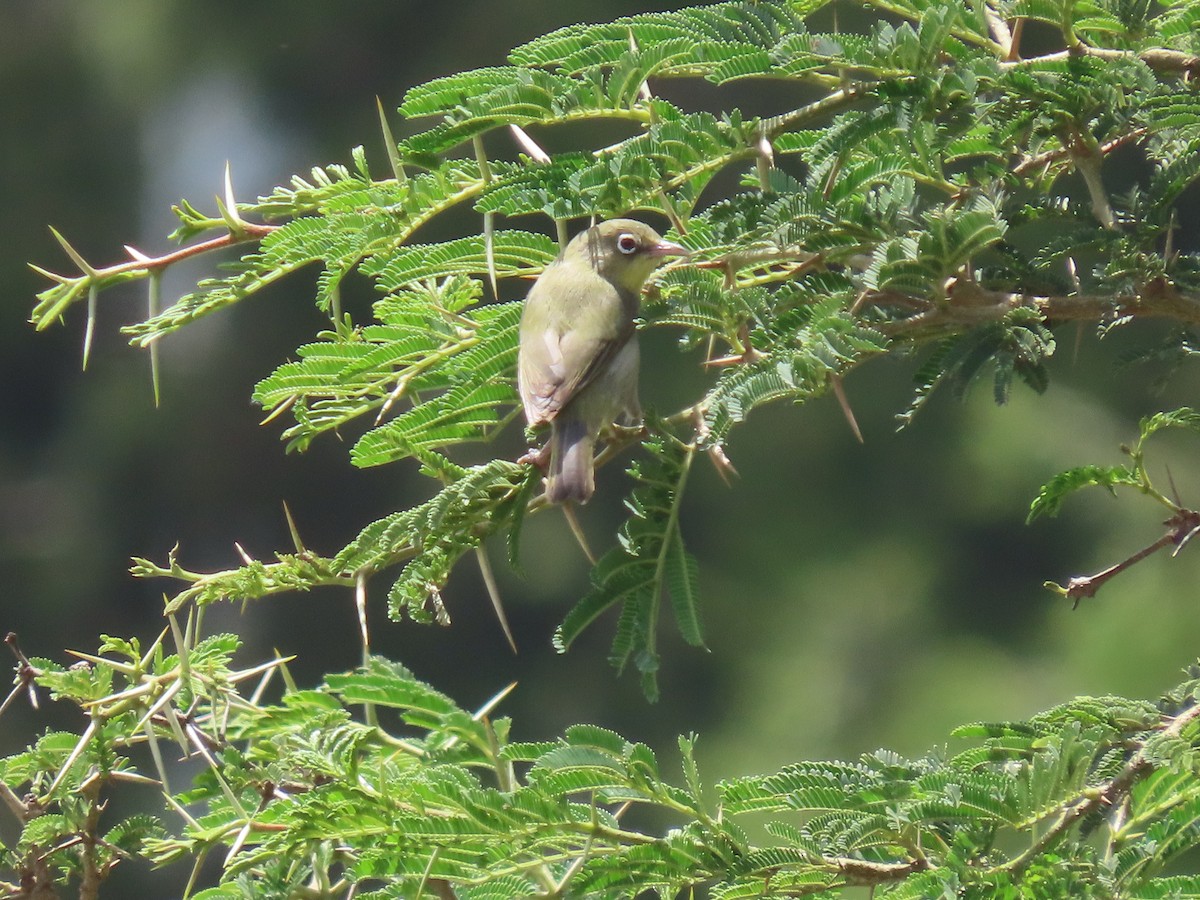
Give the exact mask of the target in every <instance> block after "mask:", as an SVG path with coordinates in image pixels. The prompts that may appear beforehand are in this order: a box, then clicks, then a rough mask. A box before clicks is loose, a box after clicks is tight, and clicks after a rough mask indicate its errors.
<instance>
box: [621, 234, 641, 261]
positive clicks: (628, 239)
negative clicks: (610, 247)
mask: <svg viewBox="0 0 1200 900" xmlns="http://www.w3.org/2000/svg"><path fill="white" fill-rule="evenodd" d="M637 248H638V239H637V237H636V236H635V235H632V234H630V233H629V232H628V231H626V232H624V233H623V234H622V235H621V236H620V237H618V238H617V249H618V250H620V251H621V252H622V253H624V254H625V255H626V256H629V255H630V254H631V253H636V252H637Z"/></svg>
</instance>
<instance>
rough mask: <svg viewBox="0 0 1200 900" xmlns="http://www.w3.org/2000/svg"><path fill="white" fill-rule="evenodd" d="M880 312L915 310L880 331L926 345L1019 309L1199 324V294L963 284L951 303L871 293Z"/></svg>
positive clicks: (1077, 318) (1057, 316) (1169, 289)
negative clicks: (1055, 291) (1050, 291)
mask: <svg viewBox="0 0 1200 900" xmlns="http://www.w3.org/2000/svg"><path fill="white" fill-rule="evenodd" d="M864 302H865V303H866V304H873V305H875V306H877V307H879V308H881V309H912V308H914V306H919V307H920V309H921V311H920V312H917V313H915V314H914V315H911V316H907V317H905V318H900V319H897V320H895V321H892V322H887V323H885V324H883V325H880V326H879V329H880V330H881V331H882V332H883V333H884V334H887V335H889V336H890V337H893V338H903V339H907V340H913V341H916V340H923V339H926V338H929V337H936V336H939V335H944V334H948V333H953V332H957V331H960V330H962V329H963V328H971V327H974V326H976V325H983V324H986V323H989V322H998V321H1001V320H1003V319H1004V318H1005V317H1006V316H1008V315H1009V314H1010V313H1012V312H1013V311H1015V310H1017V309H1022V308H1025V309H1033V310H1036V311H1037V312H1038V313H1039V314H1040V315H1041V316H1042V318H1044V319H1046V320H1047V321H1049V322H1051V323H1054V322H1071V321H1074V322H1087V321H1096V322H1103V321H1110V320H1112V319H1117V318H1126V317H1128V318H1139V319H1149V318H1169V319H1175V320H1177V321H1179V322H1181V323H1183V324H1186V325H1200V294H1198V293H1196V292H1192V291H1180V290H1178V289H1177V288H1175V286H1174V285H1172V284H1170V283H1169V282H1166V281H1162V280H1160V281H1155V282H1152V283H1151V284H1149V285H1147V286H1146V287H1144V288H1143V289H1142V290H1141V291H1140V292H1139V293H1137V294H1065V295H1039V294H1032V293H1019V292H1015V293H1014V292H1008V291H994V290H988V289H986V288H983V287H980V286H979V285H978V284H976V283H974V282H959V283H957V284H956V285H955V286H953V287H952V288H951V289H950V292H949V297H948V300H947V301H946V302H941V303H932V302H928V301H923V300H921V299H920V298H916V297H913V296H911V295H908V294H901V293H899V292H895V291H871V292H868V294H867V296H866V299H865V301H864Z"/></svg>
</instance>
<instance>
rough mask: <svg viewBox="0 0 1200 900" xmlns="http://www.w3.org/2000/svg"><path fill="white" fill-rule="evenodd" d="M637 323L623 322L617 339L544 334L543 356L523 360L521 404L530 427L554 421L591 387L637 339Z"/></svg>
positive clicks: (553, 332)
mask: <svg viewBox="0 0 1200 900" xmlns="http://www.w3.org/2000/svg"><path fill="white" fill-rule="evenodd" d="M633 332H634V325H633V321H632V320H629V321H626V322H623V323H622V325H621V328H620V329H619V330H618V332H617V333H616V334H615V335H612V336H609V337H605V338H600V339H585V338H582V337H580V335H579V332H578V331H577V330H574V329H572V330H569V331H566V332H565V333H564V332H559V331H558V330H556V329H554V328H548V329H546V330H545V331H543V332H542V335H541V337H542V347H539V348H538V349H539V350H543V351H544V352H543V353H537V352H534V353H527V354H522V356H521V367H520V373H519V374H520V382H521V400H522V402H523V403H524V405H525V418H526V420H527V421H528V422H529V424H530V425H540V424H543V423H545V422H549V421H551V420H552V419H553V418H554V417H555V416H557V415H558V413H559V411H560V410H561V409H562V408H563V407H564V406H566V405H567V403H568V402H570V400H571V398H573V397H574V396H575V395H576V394H578V393H579V392H580V391H581V390H583V388H585V387H587V385H588V384H590V383H591V381H592V379H594V378H595V377H596V376H597V375H598V374H599V373H600V372H603V371H604V369H605V367H606V366H607V365H608V364H609V362H611V361H612V359H613V357H614V356H616V355H617V353H618V352H619V351H620V349H621V348H622V347H624V346H625V344H626V343H627V342H628V341H629V339H630V338H631V337H632V336H633Z"/></svg>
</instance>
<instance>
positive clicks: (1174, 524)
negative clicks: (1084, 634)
mask: <svg viewBox="0 0 1200 900" xmlns="http://www.w3.org/2000/svg"><path fill="white" fill-rule="evenodd" d="M1163 524H1164V525H1166V526H1168V528H1167V532H1166V534H1164V535H1163V536H1162V537H1160V538H1159V539H1158V540H1156V541H1154V543H1152V544H1150V545H1149V546H1146V547H1143V548H1142V549H1141V550H1139V551H1137V553H1134V554H1133V555H1132V556H1130V557H1128V558H1126V559H1123V560H1121V561H1120V562H1119V563H1117V564H1116V565H1112V566H1109V567H1108V568H1107V569H1104V570H1103V571H1101V572H1097V573H1096V574H1095V575H1077V576H1075V577H1074V578H1072V579H1071V580H1069V581H1068V582H1067V584H1066V587H1063V586H1062V585H1058V584H1055V583H1054V582H1052V581H1048V582H1046V587H1048V588H1050V590H1052V591H1056V592H1057V593H1060V594H1062V595H1063V596H1064V597H1066V598H1067V599H1068V600H1071V601H1072V603H1071V608H1072V609H1076V608H1077V607H1078V606H1079V601H1080V600H1082V599H1084V598H1085V597H1088V598H1091V597H1094V596H1096V592H1097V591H1098V590H1100V588H1102V587H1104V585H1105V584H1107V583H1108V582H1109V581H1111V580H1112V579H1113V578H1116V577H1117V576H1118V575H1120V574H1121V573H1122V572H1124V571H1125V570H1126V569H1128V568H1130V567H1131V566H1135V565H1137V564H1138V563H1140V562H1141V561H1142V560H1143V559H1145V558H1146V557H1147V556H1152V555H1153V554H1155V553H1157V552H1158V551H1159V550H1161V549H1163V548H1164V547H1169V546H1171V545H1174V546H1175V552H1176V553H1178V552H1179V551H1180V550H1182V549H1183V547H1184V546H1185V545H1186V544H1187V542H1188V541H1190V540H1191V539H1192V537H1193V536H1194V535H1195V534H1196V533H1197V531H1200V511H1197V510H1193V509H1180V510H1179V511H1178V512H1176V513H1175V514H1174V515H1173V516H1171V518H1169V519H1167V520H1166V521H1165V522H1164V523H1163Z"/></svg>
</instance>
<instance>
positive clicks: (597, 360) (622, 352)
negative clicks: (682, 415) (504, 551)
mask: <svg viewBox="0 0 1200 900" xmlns="http://www.w3.org/2000/svg"><path fill="white" fill-rule="evenodd" d="M686 255H687V250H685V249H684V248H683V247H682V246H680V245H679V244H676V243H672V242H671V241H668V240H664V239H663V238H662V237H661V236H659V234H658V232H656V231H655V230H654V229H653V228H651V227H650V226H649V225H647V224H645V223H644V222H639V221H637V220H635V219H609V220H608V221H605V222H600V223H599V224H597V225H593V226H592V227H590V228H588V229H587V230H585V231H582V232H580V233H579V234H577V235H576V236H575V237H574V238H573V239H572V240H571V241H570V242H569V243H568V244H567V246H566V247H565V248H564V249H563V251H562V252H561V253H560V254H559V255H558V258H557V259H555V260H554V261H553V262H552V263H550V265H548V266H547V267H546V268H545V269H544V270H543V271H542V274H541V275H540V276H539V277H538V280H537V282H536V283H535V284H534V286H533V287H532V288H531V289H530V291H529V295H528V296H527V297H526V298H525V306H524V309H523V310H522V313H521V328H520V349H519V352H518V357H517V386H518V389H519V391H520V395H521V403H522V405H523V406H524V409H525V419H526V421H527V422H528V423H529V426H530V428H535V429H536V428H538V427H541V426H544V425H547V424H548V425H549V426H550V440H549V442H548V449H549V456H550V458H549V464H548V467H547V474H546V498H547V500H549V501H550V502H551V503H567V502H568V501H574V502H578V503H586V502H587V500H588V499H589V498H590V497H591V496H592V494H593V492H594V491H595V475H594V466H593V455H594V451H595V444H596V439H597V437H598V436H599V435H600V432H601V431H602V430H603V429H605V428H606V427H608V426H610V425H612V424H613V423H615V422H616V421H617V420H618V419H621V420H622V423H623V424H634V423H637V422H640V421H641V418H642V411H641V404H640V403H639V402H638V342H637V335H636V334H635V333H634V332H635V329H634V317H635V316H636V315H637V311H638V306H639V303H640V300H641V293H642V286H643V285H644V284H645V282H646V279H647V278H649V277H650V275H651V273H652V272H653V271H654V270H655V269H656V268H657V267H658V265H659V264H660V263H661V262H662V261H663V260H664V259H665V258H667V257H670V256H686ZM543 458H544V457H543Z"/></svg>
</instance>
